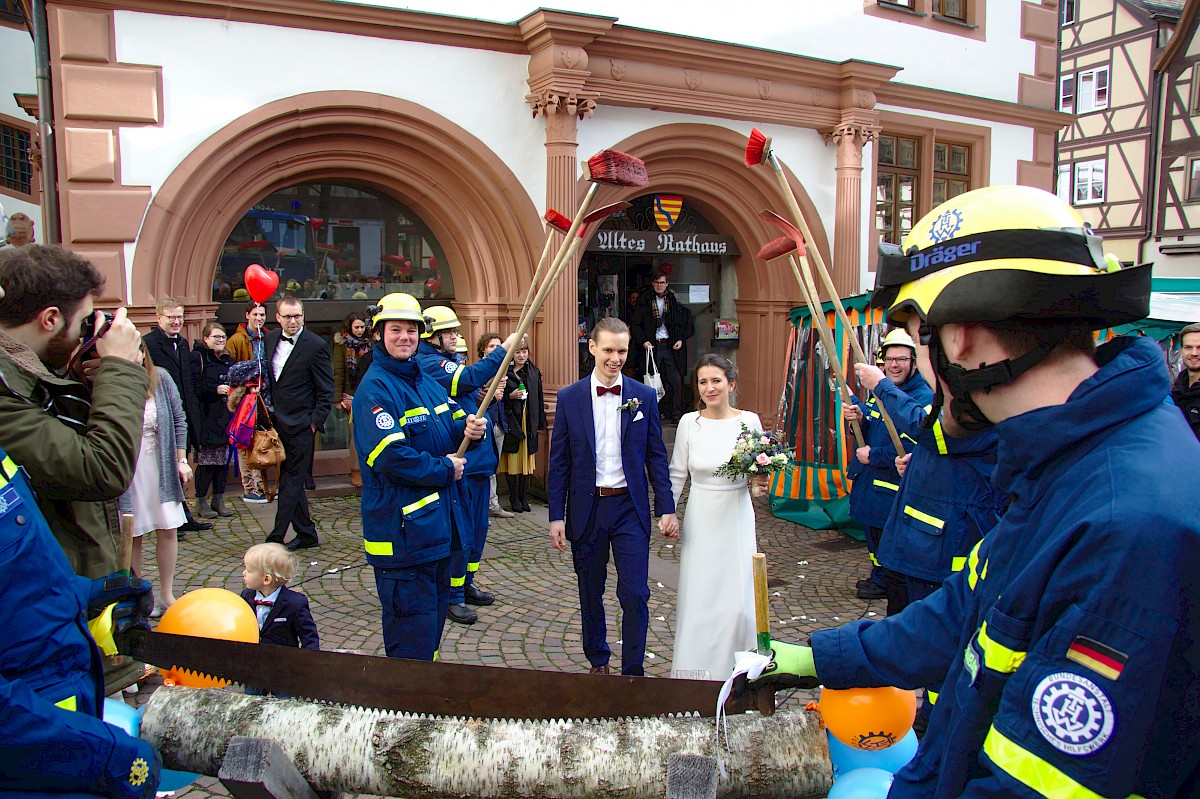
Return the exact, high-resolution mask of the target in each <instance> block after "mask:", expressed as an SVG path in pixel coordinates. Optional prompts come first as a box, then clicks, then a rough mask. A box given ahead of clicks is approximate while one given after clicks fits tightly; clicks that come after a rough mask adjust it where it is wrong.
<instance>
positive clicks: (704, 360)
mask: <svg viewBox="0 0 1200 799" xmlns="http://www.w3.org/2000/svg"><path fill="white" fill-rule="evenodd" d="M705 366H715V367H717V368H718V369H720V370H721V371H722V372H724V373H725V379H726V380H727V381H729V383H730V384H731V385H732V384H733V383H735V382H737V377H738V370H737V367H736V366H734V365H733V361H731V360H729V359H728V358H726V357H725V356H724V355H718V354H717V353H715V352H706V353H705V354H703V355H701V356H700V359H699V360H697V361H696V368H695V370H694V371H693V372H692V391H694V392H695V394H696V410H697V411H702V410H704V398H703V397H701V396H700V370H701V369H702V368H704V367H705ZM697 424H699V422H697Z"/></svg>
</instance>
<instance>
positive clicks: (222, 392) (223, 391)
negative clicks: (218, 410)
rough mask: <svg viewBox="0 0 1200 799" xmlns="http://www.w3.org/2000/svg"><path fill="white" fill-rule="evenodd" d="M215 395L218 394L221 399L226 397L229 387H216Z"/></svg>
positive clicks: (223, 385)
mask: <svg viewBox="0 0 1200 799" xmlns="http://www.w3.org/2000/svg"><path fill="white" fill-rule="evenodd" d="M217 393H218V394H220V395H221V396H222V397H225V396H228V394H229V386H227V385H225V384H224V383H222V384H221V385H219V386H217Z"/></svg>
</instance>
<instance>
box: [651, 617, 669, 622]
mask: <svg viewBox="0 0 1200 799" xmlns="http://www.w3.org/2000/svg"><path fill="white" fill-rule="evenodd" d="M654 618H656V619H658V620H659V621H666V620H667V617H666V616H655V617H654Z"/></svg>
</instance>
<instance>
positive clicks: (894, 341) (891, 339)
mask: <svg viewBox="0 0 1200 799" xmlns="http://www.w3.org/2000/svg"><path fill="white" fill-rule="evenodd" d="M888 347H908V348H909V349H910V350H912V351H913V357H914V358H915V357H916V355H917V345H916V343H915V342H914V341H913V340H912V336H910V335H908V331H907V330H904V329H903V328H899V327H897V328H895V329H894V330H892V332H890V333H888V334H887V335H886V336H884V337H883V342H882V343H881V344H880V345H879V360H880V361H882V360H883V354H884V353H885V352H887V350H888Z"/></svg>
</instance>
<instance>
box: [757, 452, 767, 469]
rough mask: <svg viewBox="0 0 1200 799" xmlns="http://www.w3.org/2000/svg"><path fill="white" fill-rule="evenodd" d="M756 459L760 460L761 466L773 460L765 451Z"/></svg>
mask: <svg viewBox="0 0 1200 799" xmlns="http://www.w3.org/2000/svg"><path fill="white" fill-rule="evenodd" d="M754 460H755V461H757V462H758V465H759V466H766V465H767V464H768V463H770V462H771V459H770V457H768V456H767V453H765V452H760V453H758V457H757V458H755V459H754Z"/></svg>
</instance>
